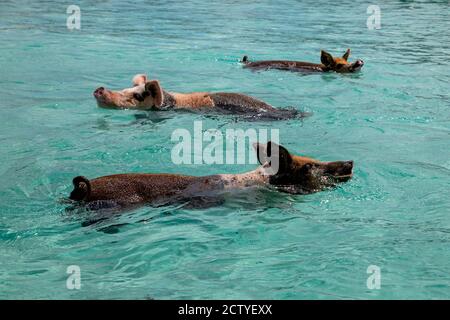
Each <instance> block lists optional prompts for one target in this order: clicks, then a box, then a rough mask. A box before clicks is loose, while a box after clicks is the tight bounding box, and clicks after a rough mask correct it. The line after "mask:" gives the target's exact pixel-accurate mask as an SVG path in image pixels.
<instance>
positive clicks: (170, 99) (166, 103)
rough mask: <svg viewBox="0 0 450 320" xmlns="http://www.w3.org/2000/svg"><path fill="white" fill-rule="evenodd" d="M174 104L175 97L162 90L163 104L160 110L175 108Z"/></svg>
mask: <svg viewBox="0 0 450 320" xmlns="http://www.w3.org/2000/svg"><path fill="white" fill-rule="evenodd" d="M176 103H177V102H176V100H175V97H174V96H173V95H172V94H171V93H170V92H167V91H166V90H163V103H162V106H161V109H172V108H174V107H176Z"/></svg>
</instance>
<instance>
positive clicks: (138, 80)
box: [133, 74, 147, 87]
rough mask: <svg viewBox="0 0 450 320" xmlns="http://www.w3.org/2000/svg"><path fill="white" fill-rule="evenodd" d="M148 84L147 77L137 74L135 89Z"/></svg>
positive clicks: (134, 82)
mask: <svg viewBox="0 0 450 320" xmlns="http://www.w3.org/2000/svg"><path fill="white" fill-rule="evenodd" d="M146 82H147V75H145V74H137V75H135V76H134V77H133V87H136V86H139V85H141V84H144V83H146Z"/></svg>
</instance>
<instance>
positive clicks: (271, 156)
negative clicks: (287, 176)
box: [253, 141, 292, 173]
mask: <svg viewBox="0 0 450 320" xmlns="http://www.w3.org/2000/svg"><path fill="white" fill-rule="evenodd" d="M253 147H254V148H255V150H256V152H257V157H258V162H259V163H260V164H261V165H265V164H267V163H270V165H271V166H274V165H275V163H272V161H273V162H275V161H276V162H277V165H275V167H276V168H275V167H274V169H276V172H275V173H284V172H286V171H287V170H288V169H289V167H290V166H291V163H292V156H291V155H290V154H289V151H288V150H287V149H286V148H285V147H283V146H280V145H278V144H276V143H275V142H272V141H269V142H267V144H261V143H254V144H253Z"/></svg>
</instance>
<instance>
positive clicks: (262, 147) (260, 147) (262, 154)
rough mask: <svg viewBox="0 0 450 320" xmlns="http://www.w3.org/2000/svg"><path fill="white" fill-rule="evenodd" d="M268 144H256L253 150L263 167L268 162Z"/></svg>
mask: <svg viewBox="0 0 450 320" xmlns="http://www.w3.org/2000/svg"><path fill="white" fill-rule="evenodd" d="M266 146H267V145H266V144H263V143H259V142H255V143H254V144H253V148H254V149H255V151H256V157H257V158H258V162H259V164H261V165H263V164H265V163H266V162H267V153H266Z"/></svg>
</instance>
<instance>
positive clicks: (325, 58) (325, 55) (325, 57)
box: [320, 50, 334, 66]
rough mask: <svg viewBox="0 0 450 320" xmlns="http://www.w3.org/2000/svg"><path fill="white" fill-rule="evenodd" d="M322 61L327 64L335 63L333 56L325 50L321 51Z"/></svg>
mask: <svg viewBox="0 0 450 320" xmlns="http://www.w3.org/2000/svg"><path fill="white" fill-rule="evenodd" d="M320 61H321V62H322V63H323V64H324V65H325V66H332V65H333V64H334V59H333V56H332V55H331V54H329V53H328V52H326V51H324V50H322V51H320Z"/></svg>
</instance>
